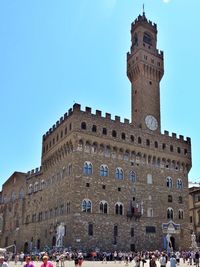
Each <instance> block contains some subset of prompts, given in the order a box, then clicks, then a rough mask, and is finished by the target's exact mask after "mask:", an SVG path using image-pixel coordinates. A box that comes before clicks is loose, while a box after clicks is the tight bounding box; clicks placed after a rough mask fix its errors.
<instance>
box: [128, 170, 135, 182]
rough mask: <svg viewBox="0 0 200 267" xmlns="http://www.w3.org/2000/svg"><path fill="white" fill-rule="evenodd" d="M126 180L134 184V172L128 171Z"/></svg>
mask: <svg viewBox="0 0 200 267" xmlns="http://www.w3.org/2000/svg"><path fill="white" fill-rule="evenodd" d="M128 178H129V181H131V182H133V183H134V182H136V173H135V172H134V171H130V172H129V176H128Z"/></svg>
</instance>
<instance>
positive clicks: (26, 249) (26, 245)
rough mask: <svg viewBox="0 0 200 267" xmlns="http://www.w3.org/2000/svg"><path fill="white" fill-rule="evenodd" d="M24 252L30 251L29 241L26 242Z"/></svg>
mask: <svg viewBox="0 0 200 267" xmlns="http://www.w3.org/2000/svg"><path fill="white" fill-rule="evenodd" d="M24 253H25V254H26V253H28V242H25V243H24Z"/></svg>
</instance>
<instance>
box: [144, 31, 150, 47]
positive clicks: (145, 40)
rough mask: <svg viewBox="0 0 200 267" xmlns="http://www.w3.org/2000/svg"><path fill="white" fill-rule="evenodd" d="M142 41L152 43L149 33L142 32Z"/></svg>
mask: <svg viewBox="0 0 200 267" xmlns="http://www.w3.org/2000/svg"><path fill="white" fill-rule="evenodd" d="M143 42H144V43H146V44H149V45H152V38H151V35H150V34H149V33H147V32H145V33H144V36H143Z"/></svg>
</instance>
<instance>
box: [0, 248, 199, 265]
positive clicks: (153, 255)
mask: <svg viewBox="0 0 200 267" xmlns="http://www.w3.org/2000/svg"><path fill="white" fill-rule="evenodd" d="M199 256H200V252H199V251H195V252H194V251H182V252H180V251H176V252H174V253H167V252H165V251H164V252H160V251H158V250H156V251H154V252H148V251H146V252H121V251H114V252H98V253H97V252H95V251H94V252H91V253H89V254H86V253H82V252H77V251H70V252H68V251H62V252H53V253H51V254H49V255H48V254H47V253H45V252H43V253H39V254H38V255H34V256H33V255H25V254H24V253H23V252H21V253H20V254H16V255H12V257H8V255H7V257H6V256H0V267H9V260H12V259H13V260H14V262H15V264H16V265H17V264H18V262H20V263H21V265H22V266H23V267H35V265H34V264H35V263H34V262H35V261H42V262H41V264H40V267H54V266H55V267H65V262H66V261H74V265H75V267H81V266H82V263H83V261H84V260H92V261H101V262H102V264H103V263H105V264H107V263H108V262H109V261H114V262H115V263H116V262H119V263H124V264H125V266H128V265H129V264H131V265H132V266H134V267H159V266H160V267H166V266H167V263H168V266H170V267H176V265H180V259H181V260H182V262H183V263H186V264H188V265H195V266H196V267H199Z"/></svg>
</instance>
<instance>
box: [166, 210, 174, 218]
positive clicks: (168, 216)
mask: <svg viewBox="0 0 200 267" xmlns="http://www.w3.org/2000/svg"><path fill="white" fill-rule="evenodd" d="M173 218H174V211H173V209H172V208H168V209H167V219H173Z"/></svg>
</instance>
